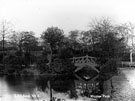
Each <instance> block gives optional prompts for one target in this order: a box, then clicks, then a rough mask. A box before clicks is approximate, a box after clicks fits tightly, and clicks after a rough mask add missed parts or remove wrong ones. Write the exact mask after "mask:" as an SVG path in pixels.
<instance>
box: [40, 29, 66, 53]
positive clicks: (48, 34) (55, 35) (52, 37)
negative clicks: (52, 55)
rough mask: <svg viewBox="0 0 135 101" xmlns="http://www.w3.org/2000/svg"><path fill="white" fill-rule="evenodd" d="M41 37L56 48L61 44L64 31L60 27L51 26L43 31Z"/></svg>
mask: <svg viewBox="0 0 135 101" xmlns="http://www.w3.org/2000/svg"><path fill="white" fill-rule="evenodd" d="M41 38H42V39H43V40H44V43H49V44H50V46H51V48H52V50H54V49H56V48H58V47H59V46H60V45H61V42H62V41H63V38H64V32H63V30H61V29H59V28H58V27H49V28H47V30H46V31H44V32H43V33H42V35H41Z"/></svg>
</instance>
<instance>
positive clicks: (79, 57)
mask: <svg viewBox="0 0 135 101" xmlns="http://www.w3.org/2000/svg"><path fill="white" fill-rule="evenodd" d="M85 57H86V58H93V59H96V58H95V57H91V56H88V55H86V56H81V57H73V58H70V59H80V58H85Z"/></svg>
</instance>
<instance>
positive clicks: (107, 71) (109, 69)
mask: <svg viewBox="0 0 135 101" xmlns="http://www.w3.org/2000/svg"><path fill="white" fill-rule="evenodd" d="M117 73H118V63H117V59H110V60H108V61H107V62H106V63H105V64H104V65H103V66H101V69H100V77H101V79H103V80H108V79H110V78H111V77H112V76H113V75H115V74H117Z"/></svg>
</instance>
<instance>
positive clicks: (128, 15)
mask: <svg viewBox="0 0 135 101" xmlns="http://www.w3.org/2000/svg"><path fill="white" fill-rule="evenodd" d="M101 17H109V18H111V19H112V20H113V22H115V23H125V22H128V21H131V22H132V23H135V2H134V0H0V21H1V20H3V19H6V20H8V21H10V22H11V23H13V25H14V28H15V29H16V30H20V31H21V30H28V31H30V30H31V31H34V32H35V33H36V35H37V36H40V34H41V33H42V32H43V31H45V30H46V29H47V27H51V26H54V27H55V26H57V27H59V28H61V29H63V30H64V32H65V34H67V33H68V32H69V31H71V30H75V29H78V30H86V29H88V23H89V22H90V21H91V19H94V18H97V19H98V18H101Z"/></svg>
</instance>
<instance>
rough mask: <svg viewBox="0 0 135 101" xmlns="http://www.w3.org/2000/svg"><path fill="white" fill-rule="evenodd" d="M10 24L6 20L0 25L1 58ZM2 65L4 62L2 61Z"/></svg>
mask: <svg viewBox="0 0 135 101" xmlns="http://www.w3.org/2000/svg"><path fill="white" fill-rule="evenodd" d="M10 25H11V23H9V22H8V21H6V20H3V21H2V22H1V23H0V35H1V37H2V50H3V58H4V53H5V40H6V38H7V37H8V35H9V33H10V32H11V26H10ZM3 63H4V61H3Z"/></svg>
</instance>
